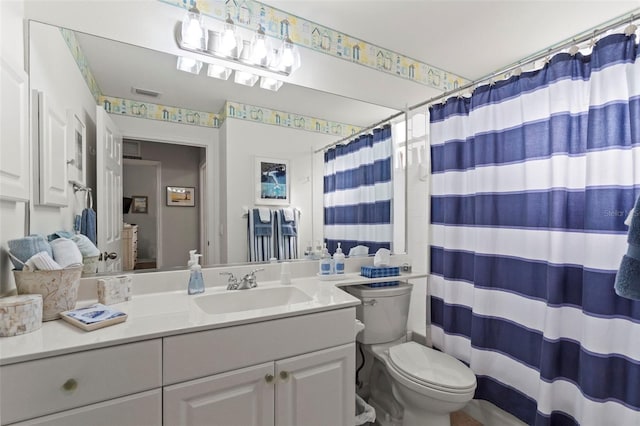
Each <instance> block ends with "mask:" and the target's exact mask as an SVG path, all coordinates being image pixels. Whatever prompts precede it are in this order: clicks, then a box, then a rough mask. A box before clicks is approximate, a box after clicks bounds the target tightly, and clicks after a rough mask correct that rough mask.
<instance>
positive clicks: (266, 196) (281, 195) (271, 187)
mask: <svg viewBox="0 0 640 426" xmlns="http://www.w3.org/2000/svg"><path fill="white" fill-rule="evenodd" d="M254 168H255V203H256V205H289V204H290V203H291V198H290V194H291V168H290V166H289V160H284V159H277V158H265V157H255V166H254Z"/></svg>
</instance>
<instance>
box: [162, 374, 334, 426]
mask: <svg viewBox="0 0 640 426" xmlns="http://www.w3.org/2000/svg"><path fill="white" fill-rule="evenodd" d="M273 395H274V378H273V362H268V363H265V364H259V365H255V366H253V367H248V368H242V369H239V370H234V371H229V372H227V373H222V374H216V375H214V376H209V377H205V378H203V379H197V380H191V381H189V382H185V383H180V384H177V385H172V386H167V387H165V388H164V398H163V405H164V417H163V419H164V424H165V425H172V426H173V425H176V426H177V425H180V426H274V423H273V420H274V417H273ZM300 426H302V424H300ZM325 426H326V425H325Z"/></svg>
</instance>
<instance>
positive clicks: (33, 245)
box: [7, 235, 53, 271]
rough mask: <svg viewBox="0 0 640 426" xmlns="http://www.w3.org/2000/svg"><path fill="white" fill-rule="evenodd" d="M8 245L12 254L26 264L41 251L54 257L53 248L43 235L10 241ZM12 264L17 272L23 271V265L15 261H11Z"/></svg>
mask: <svg viewBox="0 0 640 426" xmlns="http://www.w3.org/2000/svg"><path fill="white" fill-rule="evenodd" d="M7 244H8V245H9V251H10V252H11V254H12V255H13V256H15V257H16V258H18V259H20V260H21V261H22V262H23V263H26V262H27V260H29V259H31V257H32V256H34V255H36V254H38V253H40V252H41V251H44V252H47V254H48V255H49V256H51V257H53V252H52V250H51V246H50V245H49V243H48V242H47V240H46V239H45V238H44V237H43V236H42V235H29V236H28V237H24V238H18V239H15V240H9V241H8V242H7ZM11 263H13V266H14V267H15V268H16V270H18V271H21V270H22V266H23V265H22V264H20V263H18V262H16V261H14V260H13V259H11Z"/></svg>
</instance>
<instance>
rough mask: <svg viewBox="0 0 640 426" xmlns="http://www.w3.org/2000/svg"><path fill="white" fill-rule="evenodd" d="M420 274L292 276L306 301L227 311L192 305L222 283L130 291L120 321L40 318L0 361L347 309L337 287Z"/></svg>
mask: <svg viewBox="0 0 640 426" xmlns="http://www.w3.org/2000/svg"><path fill="white" fill-rule="evenodd" d="M424 276H426V275H425V274H402V275H401V276H400V277H385V278H378V279H370V278H365V277H362V276H360V275H359V274H356V273H353V274H345V275H344V277H343V279H339V280H338V279H333V278H334V277H332V279H331V280H330V281H323V280H320V279H319V278H318V277H307V278H296V279H293V280H292V282H291V286H294V287H298V288H299V289H300V290H302V291H303V292H304V293H306V294H307V295H309V296H310V297H311V300H310V301H306V302H300V303H293V304H289V305H283V306H276V307H270V308H264V309H255V310H249V311H240V312H233V313H226V314H207V313H205V312H204V311H203V310H202V309H200V308H199V307H198V306H197V305H196V303H195V300H196V299H197V298H198V297H202V296H207V295H211V294H215V293H223V292H228V291H230V290H227V289H226V288H225V287H207V288H206V290H205V293H204V294H199V295H188V294H187V291H186V288H185V289H184V290H180V291H170V292H163V293H149V294H142V295H134V296H133V298H132V300H131V301H129V302H124V303H118V304H116V305H112V306H113V307H114V308H117V309H119V310H121V311H123V312H125V313H126V314H127V315H128V318H127V320H126V321H125V322H123V323H120V324H116V325H112V326H108V327H105V328H101V329H98V330H94V331H89V332H87V331H84V330H81V329H80V328H77V327H75V326H73V325H71V324H69V323H67V322H66V321H63V320H56V321H48V322H44V323H43V324H42V327H41V328H40V329H39V330H37V331H34V332H32V333H28V334H23V335H19V336H13V337H4V338H1V339H0V365H6V364H13V363H16V362H23V361H29V360H34V359H39V358H44V357H49V356H54V355H61V354H66V353H72V352H78V351H83V350H88V349H96V348H101V347H106V346H112V345H117V344H123V343H130V342H135V341H140V340H147V339H154V338H159V337H165V336H171V335H176V334H183V333H190V332H195V331H202V330H210V329H215V328H222V327H230V326H235V325H240V324H248V323H253V322H259V321H268V320H272V319H276V318H285V317H291V316H297V315H305V314H310V313H314V312H321V311H328V310H334V309H342V308H347V307H351V306H356V305H359V304H360V301H359V300H358V299H356V298H355V297H353V296H351V295H349V294H348V293H347V292H345V291H342V290H340V288H339V287H341V286H346V285H357V284H368V283H374V282H384V281H393V280H407V279H412V278H421V277H424ZM335 278H337V277H335ZM279 286H282V285H281V284H280V283H279V282H278V281H272V282H265V283H259V284H258V287H257V288H255V289H250V290H233V291H260V289H262V288H270V287H279ZM93 302H96V301H93ZM87 304H90V303H88V302H86V301H83V302H81V303H80V302H79V303H78V307H80V306H85V305H87Z"/></svg>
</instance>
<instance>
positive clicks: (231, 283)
mask: <svg viewBox="0 0 640 426" xmlns="http://www.w3.org/2000/svg"><path fill="white" fill-rule="evenodd" d="M220 275H229V280H228V281H227V284H228V285H227V289H230V290H231V289H234V288H237V286H238V279H237V278H236V277H234V276H233V274H232V273H231V272H220Z"/></svg>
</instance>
